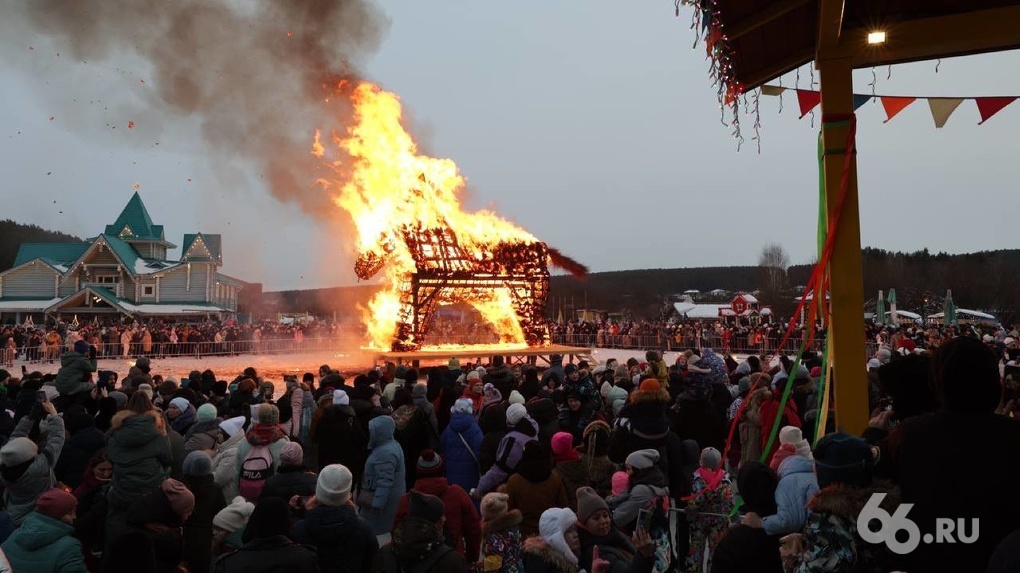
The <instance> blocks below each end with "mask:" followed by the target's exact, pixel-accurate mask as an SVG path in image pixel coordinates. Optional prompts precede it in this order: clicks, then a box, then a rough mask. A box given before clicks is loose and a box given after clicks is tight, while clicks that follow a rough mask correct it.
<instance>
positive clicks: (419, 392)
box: [411, 384, 428, 398]
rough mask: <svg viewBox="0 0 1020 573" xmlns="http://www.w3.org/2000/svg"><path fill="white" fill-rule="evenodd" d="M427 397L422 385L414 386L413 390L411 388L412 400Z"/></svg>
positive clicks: (425, 389) (425, 388) (424, 387)
mask: <svg viewBox="0 0 1020 573" xmlns="http://www.w3.org/2000/svg"><path fill="white" fill-rule="evenodd" d="M427 395H428V388H427V387H426V386H425V385H424V384H415V385H414V388H411V396H412V397H414V398H424V397H426V396H427Z"/></svg>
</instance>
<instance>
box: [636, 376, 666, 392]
mask: <svg viewBox="0 0 1020 573" xmlns="http://www.w3.org/2000/svg"><path fill="white" fill-rule="evenodd" d="M638 390H639V391H641V392H661V391H662V384H659V381H658V380H657V379H655V378H648V379H646V380H645V381H644V382H642V383H641V386H638Z"/></svg>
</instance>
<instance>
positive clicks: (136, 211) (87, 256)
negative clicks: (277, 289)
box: [0, 192, 247, 324]
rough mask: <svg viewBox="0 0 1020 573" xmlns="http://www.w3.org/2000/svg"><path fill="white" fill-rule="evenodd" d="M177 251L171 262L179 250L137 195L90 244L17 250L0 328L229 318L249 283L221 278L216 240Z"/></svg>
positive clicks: (0, 296) (193, 239)
mask: <svg viewBox="0 0 1020 573" xmlns="http://www.w3.org/2000/svg"><path fill="white" fill-rule="evenodd" d="M182 245H183V246H182V247H181V256H180V259H178V260H172V259H170V258H169V257H168V253H167V251H169V250H171V249H175V248H177V245H174V244H173V243H171V242H170V241H168V240H167V239H166V235H165V233H164V231H163V226H162V225H156V224H154V223H153V222H152V218H151V217H150V216H149V211H148V209H146V208H145V203H143V202H142V198H141V196H140V195H139V194H138V193H137V192H136V193H135V194H134V195H133V196H132V197H131V199H130V200H129V201H128V203H127V205H126V206H125V207H124V209H123V211H121V213H120V216H118V217H117V219H116V221H114V223H113V224H111V225H106V228H105V229H104V231H103V233H102V234H100V235H98V236H96V237H94V238H91V239H88V240H87V241H83V242H73V243H25V244H22V245H21V246H20V248H19V250H18V255H17V257H16V258H15V261H14V266H13V267H12V268H10V269H8V270H7V271H4V272H2V273H0V321H4V322H8V321H10V320H11V319H13V320H15V321H16V322H17V323H18V324H20V323H22V322H23V321H24V320H27V319H28V318H29V317H32V319H33V321H38V320H42V319H44V318H45V317H46V316H54V317H57V318H59V317H61V316H65V317H69V316H72V315H77V316H78V317H79V319H80V320H81V319H83V318H85V317H87V318H88V319H91V318H93V317H94V316H96V315H100V316H106V317H115V316H129V317H135V318H155V317H164V318H175V317H176V318H181V317H194V318H205V317H209V316H217V317H220V318H226V317H227V316H233V315H234V314H235V313H236V312H237V304H238V298H239V295H240V292H241V290H242V289H243V288H244V286H245V285H246V284H247V283H245V282H244V281H241V280H239V279H236V278H233V277H230V276H227V275H225V274H223V273H221V272H219V269H220V267H221V266H222V265H223V251H222V238H221V237H220V235H218V234H210V233H193V234H186V235H184V240H183V241H182Z"/></svg>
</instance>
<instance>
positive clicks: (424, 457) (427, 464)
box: [417, 449, 446, 478]
mask: <svg viewBox="0 0 1020 573" xmlns="http://www.w3.org/2000/svg"><path fill="white" fill-rule="evenodd" d="M417 471H418V477H420V478H423V477H443V476H444V475H446V465H445V464H444V463H443V458H442V457H440V456H439V454H437V453H436V452H435V451H434V450H431V449H425V450H422V452H421V455H420V456H418V467H417Z"/></svg>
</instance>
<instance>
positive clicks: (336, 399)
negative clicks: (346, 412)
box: [333, 390, 351, 406]
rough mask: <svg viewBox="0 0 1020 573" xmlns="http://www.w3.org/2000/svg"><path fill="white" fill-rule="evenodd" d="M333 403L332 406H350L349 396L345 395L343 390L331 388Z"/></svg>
mask: <svg viewBox="0 0 1020 573" xmlns="http://www.w3.org/2000/svg"><path fill="white" fill-rule="evenodd" d="M333 405H334V406H350V405H351V397H350V396H348V395H347V392H345V391H344V390H333Z"/></svg>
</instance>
